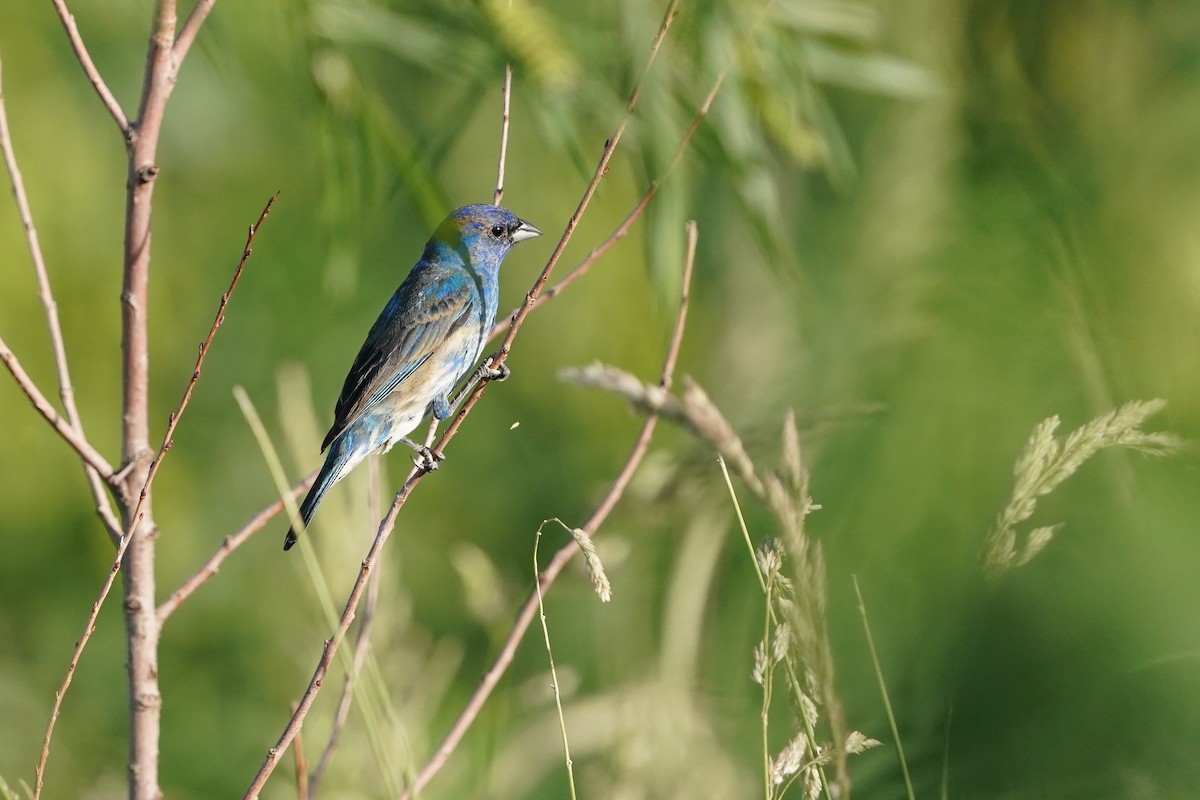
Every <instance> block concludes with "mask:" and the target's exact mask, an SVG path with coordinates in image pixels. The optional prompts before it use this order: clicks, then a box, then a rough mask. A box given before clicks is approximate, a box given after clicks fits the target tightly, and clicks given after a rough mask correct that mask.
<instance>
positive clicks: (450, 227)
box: [430, 205, 542, 269]
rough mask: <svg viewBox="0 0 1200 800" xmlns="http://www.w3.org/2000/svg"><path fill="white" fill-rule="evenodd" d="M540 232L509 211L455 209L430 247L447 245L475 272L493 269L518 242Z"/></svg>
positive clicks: (435, 234) (494, 207)
mask: <svg viewBox="0 0 1200 800" xmlns="http://www.w3.org/2000/svg"><path fill="white" fill-rule="evenodd" d="M541 235H542V232H541V231H539V230H538V229H537V228H535V227H533V226H532V225H530V224H529V223H528V222H526V221H525V220H523V219H521V218H520V217H518V216H517V215H516V214H514V213H512V212H511V211H509V210H508V209H505V208H500V207H499V206H489V205H474V206H463V207H462V208H460V209H457V210H456V211H454V213H452V214H451V215H450V216H448V217H446V219H445V221H444V222H442V224H441V225H439V226H438V229H437V231H436V232H434V234H433V240H432V241H431V242H430V244H431V245H433V244H435V243H437V244H441V245H449V246H450V247H452V248H453V249H455V250H457V251H459V252H460V253H461V254H462V255H463V257H464V259H465V260H467V261H468V262H469V263H470V264H472V265H473V266H475V267H477V268H490V269H496V268H498V267H499V266H500V262H501V261H503V260H504V256H506V255H507V254H508V251H509V250H511V249H512V246H513V245H514V244H516V243H517V242H520V241H524V240H525V239H532V238H533V237H535V236H541Z"/></svg>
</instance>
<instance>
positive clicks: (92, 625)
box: [34, 193, 278, 800]
mask: <svg viewBox="0 0 1200 800" xmlns="http://www.w3.org/2000/svg"><path fill="white" fill-rule="evenodd" d="M276 197H278V193H276V194H275V195H272V196H271V199H270V200H268V201H267V205H266V206H265V207H264V208H263V210H262V213H261V214H259V216H258V221H257V222H256V223H255V224H253V225H251V226H250V230H249V233H248V234H247V236H246V244H245V246H244V247H243V248H242V257H241V260H240V261H238V265H237V269H236V270H234V274H233V279H232V280H231V281H230V283H229V288H228V289H227V290H226V291H225V294H223V295H221V302H220V304H219V305H218V306H217V314H216V317H214V319H213V324H212V327H211V328H210V329H209V332H208V336H207V337H206V338H205V340H204V342H203V343H201V345H200V352H199V354H198V355H197V357H196V365H195V366H194V367H193V368H192V374H191V377H190V378H189V379H188V384H187V388H186V389H184V392H183V398H182V399H181V400H180V402H179V407H178V408H176V409H175V411H174V412H172V414H171V416H170V418H169V421H168V423H167V430H166V433H165V434H164V435H163V441H162V446H161V447H159V450H158V454H157V455H156V456H155V457H154V461H153V462H151V464H150V468H149V470H148V471H147V473H146V480H145V483H144V484H143V485H142V490H141V493H140V494H139V497H138V502H137V505H136V506H134V508H133V511H132V513H131V514H130V515H129V523H128V527H127V528H126V531H125V535H124V536H123V537H122V538H121V543H120V546H119V547H118V548H117V555H116V558H114V559H113V563H112V566H111V567H110V568H109V571H108V577H107V578H105V581H104V585H103V587H101V589H100V594H99V596H98V597H97V598H96V602H94V603H92V610H91V613H90V614H89V615H88V619H87V623H86V624H85V625H84V628H83V634H82V636H80V638H79V641H78V642H77V643H76V644H75V650H74V652H72V654H71V662H70V664H69V665H68V666H67V674H66V676H65V677H64V678H63V682H62V685H61V686H59V689H58V691H57V692H55V693H54V706H53V708H52V709H51V712H50V722H49V723H48V724H47V726H46V735H45V737H44V738H43V739H42V752H41V756H40V757H39V759H38V764H37V768H36V770H35V775H36V784H35V787H34V800H37V798H38V797H39V796H40V795H41V791H42V783H43V779H44V777H45V770H46V760H47V759H48V758H49V757H50V740H51V738H52V737H53V735H54V724H55V722H57V721H58V715H59V711H60V709H61V708H62V702H63V698H64V697H65V696H66V693H67V689H68V688H70V686H71V680H72V679H73V678H74V676H75V668H76V666H78V664H79V659H80V658H81V657H82V656H83V650H84V648H85V647H86V646H87V643H88V640H89V639H90V638H91V636H92V633H93V632H95V630H96V618H97V617H99V615H100V609H101V608H102V607H103V606H104V601H105V600H106V599H107V598H108V594H109V592H110V591H112V586H113V582H114V581H115V580H116V577H117V573H118V572H119V571H120V569H121V561H122V559H123V558H124V556H125V551H126V550H127V549H128V548H129V544H130V542H132V541H133V539H134V537H133V532H134V531H135V530H136V529H137V527H138V525H139V524H140V523H141V520H142V513H143V512H142V509H143V507H144V505H145V502H146V498H147V497H148V496H149V493H150V484H151V482H152V481H153V480H154V476H155V475H156V474H157V472H158V467H159V465H161V464H162V460H163V458H164V457H165V456H166V453H167V450H169V449H170V447H171V444H172V441H171V436H172V434H174V432H175V428H176V426H177V425H178V424H179V418H180V416H182V414H183V411H184V409H185V408H186V407H187V404H188V400H189V399H191V396H192V389H193V388H195V386H196V381H197V380H198V379H199V378H200V369H201V367H202V366H203V364H204V357H205V356H206V355H207V354H208V348H209V345H211V344H212V340H213V337H214V336H216V333H217V328H219V327H220V325H221V323H222V322H223V321H224V319H225V307H226V306H227V305H228V304H229V297H230V295H232V294H233V290H234V288H235V287H236V286H237V282H238V278H240V277H241V275H242V269H243V267H245V265H246V261H247V259H249V258H250V254H251V249H250V246H251V244H253V242H254V236H255V234H257V233H258V229H259V227H260V226H261V225H262V223H263V220H265V219H266V218H267V215H268V214H269V213H270V211H271V206H272V205H273V204H274V203H275V198H276ZM150 611H151V613H154V609H151V610H150ZM156 621H157V617H156ZM133 702H137V700H136V698H135V699H134V701H133Z"/></svg>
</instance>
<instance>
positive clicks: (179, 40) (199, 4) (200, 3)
mask: <svg viewBox="0 0 1200 800" xmlns="http://www.w3.org/2000/svg"><path fill="white" fill-rule="evenodd" d="M216 4H217V0H196V5H194V6H192V10H191V12H190V13H189V14H188V17H187V19H186V20H184V22H183V27H182V28H180V29H179V35H178V36H176V37H175V44H174V46H173V47H172V48H171V50H172V54H173V55H174V57H175V69H176V71H178V70H179V65H180V64H182V63H183V59H184V57H185V56H186V55H187V52H188V49H189V48H190V47H191V46H192V42H193V41H195V39H196V34H197V33H199V32H200V26H201V25H203V24H204V20H205V19H206V18H207V17H208V12H210V11H212V9H213V6H215V5H216Z"/></svg>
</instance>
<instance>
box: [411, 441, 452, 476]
mask: <svg viewBox="0 0 1200 800" xmlns="http://www.w3.org/2000/svg"><path fill="white" fill-rule="evenodd" d="M416 451H417V455H416V457H415V458H413V466H414V467H416V468H417V469H419V470H422V471H424V472H434V471H436V470H437V468H438V467H439V466H441V463H442V462H443V461H444V460H445V459H446V455H445V454H444V453H438V452H435V451H434V450H431V449H430V448H428V447H425V446H424V445H422V446H420V447H418V448H416Z"/></svg>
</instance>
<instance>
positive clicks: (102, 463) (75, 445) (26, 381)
mask: <svg viewBox="0 0 1200 800" xmlns="http://www.w3.org/2000/svg"><path fill="white" fill-rule="evenodd" d="M0 361H3V362H4V366H6V367H8V371H9V372H10V373H12V376H13V378H14V379H15V380H16V382H17V385H18V386H20V387H21V391H23V392H24V393H25V396H26V397H28V398H29V401H30V402H31V403H33V407H34V408H36V409H37V410H38V412H39V413H40V414H41V415H42V416H43V417H45V418H46V421H47V422H49V423H50V424H51V425H52V426H54V430H56V431H58V435H59V436H61V437H62V438H63V441H65V442H66V443H67V444H69V445H71V448H72V449H74V450H75V452H76V453H78V454H79V456H80V458H82V459H83V460H84V462H85V463H87V465H88V466H90V467H92V468H93V469H95V470H96V471H97V472H99V473H100V474H101V475H103V476H105V480H111V479H112V476H113V468H112V465H111V464H109V463H108V461H107V459H105V458H104V456H102V455H100V453H98V452H96V450H95V449H94V448H93V447H92V446H91V445H90V444H88V442H87V440H86V439H84V438H83V437H82V436H80V435H79V432H78V431H76V430H75V429H74V428H72V427H71V424H70V423H69V422H67V421H66V420H65V419H63V417H62V416H61V415H59V413H58V412H57V411H55V410H54V406H53V405H51V404H50V401H49V400H47V399H46V396H45V395H43V394H42V393H41V391H39V390H38V388H37V386H36V385H35V384H34V382H33V379H32V378H30V377H29V375H28V374H26V372H25V369H24V368H23V367H22V366H21V362H20V361H18V360H17V357H16V356H15V355H14V354H13V351H12V350H10V349H9V348H8V345H7V344H5V343H4V339H2V338H0Z"/></svg>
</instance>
